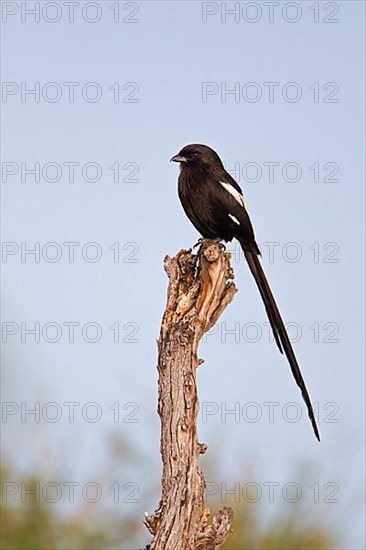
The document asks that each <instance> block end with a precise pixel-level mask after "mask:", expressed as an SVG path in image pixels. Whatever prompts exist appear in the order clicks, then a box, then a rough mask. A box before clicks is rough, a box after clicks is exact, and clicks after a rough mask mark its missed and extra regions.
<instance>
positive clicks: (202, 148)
mask: <svg viewBox="0 0 366 550" xmlns="http://www.w3.org/2000/svg"><path fill="white" fill-rule="evenodd" d="M170 160H171V161H173V162H180V163H181V166H192V167H199V166H210V167H213V166H214V167H220V168H223V164H222V162H221V159H220V157H219V155H218V154H217V153H215V151H214V150H213V149H211V147H208V146H207V145H200V144H198V143H192V144H190V145H186V146H185V147H183V149H181V150H180V151H179V153H178V154H177V155H174V157H172V158H171V159H170Z"/></svg>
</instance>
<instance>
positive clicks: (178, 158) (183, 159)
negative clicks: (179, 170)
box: [170, 155, 187, 162]
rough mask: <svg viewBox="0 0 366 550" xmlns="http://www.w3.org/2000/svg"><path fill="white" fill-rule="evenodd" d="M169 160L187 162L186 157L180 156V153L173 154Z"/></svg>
mask: <svg viewBox="0 0 366 550" xmlns="http://www.w3.org/2000/svg"><path fill="white" fill-rule="evenodd" d="M170 162H187V159H186V157H182V156H181V155H175V156H174V157H172V158H171V159H170Z"/></svg>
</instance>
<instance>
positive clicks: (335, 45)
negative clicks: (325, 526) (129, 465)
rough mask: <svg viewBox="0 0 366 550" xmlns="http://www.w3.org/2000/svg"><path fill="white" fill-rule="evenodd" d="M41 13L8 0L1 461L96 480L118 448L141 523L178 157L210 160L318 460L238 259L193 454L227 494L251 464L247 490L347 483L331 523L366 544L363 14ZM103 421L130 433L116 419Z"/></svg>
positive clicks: (191, 7)
mask: <svg viewBox="0 0 366 550" xmlns="http://www.w3.org/2000/svg"><path fill="white" fill-rule="evenodd" d="M34 4H35V3H34V2H26V3H20V2H19V3H17V2H2V16H3V23H2V50H3V52H2V64H3V71H2V81H3V95H2V105H1V107H2V115H3V117H2V118H3V140H2V162H3V164H2V170H3V172H2V174H3V176H2V198H3V216H2V240H3V257H2V262H3V263H2V270H3V283H2V291H3V306H2V307H3V309H2V319H3V326H2V328H3V345H2V364H3V368H2V382H3V384H2V392H3V394H2V397H3V400H4V401H5V402H6V403H10V405H9V404H8V405H6V407H7V408H6V409H5V417H4V415H3V420H6V422H4V424H3V434H4V436H8V443H6V437H5V443H4V448H5V450H6V455H7V456H9V454H10V455H11V456H12V459H13V460H14V461H15V462H16V463H17V464H18V465H19V467H20V468H22V469H24V470H29V469H31V468H32V467H33V466H35V465H36V466H38V467H39V466H40V464H42V467H43V468H44V471H46V472H47V471H49V472H52V468H53V467H54V466H55V467H56V466H57V467H60V468H61V469H62V468H68V472H69V476H70V477H71V478H72V479H74V480H79V479H80V480H90V479H91V477H92V476H93V473H94V472H95V471H97V470H98V465H99V464H101V463H102V461H103V457H104V453H105V444H106V443H105V441H106V438H107V437H108V434H110V433H112V432H116V433H119V434H120V435H122V436H123V437H126V438H129V439H131V440H133V441H134V442H135V444H136V445H137V446H138V448H140V449H141V452H142V453H143V456H144V460H145V461H146V464H148V463H150V464H151V466H149V467H148V468H147V469H146V470H145V471H143V472H142V473H141V469H140V470H139V471H138V472H136V473H134V474H130V477H131V476H132V479H133V480H134V481H135V482H136V483H138V484H139V486H140V487H141V493H140V494H141V497H140V503H139V504H138V505H135V510H134V511H135V513H136V514H140V513H141V514H142V513H143V512H144V511H145V507H146V503H145V502H144V495H143V487H144V480H146V476H150V475H151V476H155V477H156V479H157V480H158V479H159V476H160V457H159V443H158V441H159V421H158V417H157V414H156V401H157V374H156V369H155V365H156V354H157V350H156V338H157V336H158V333H159V326H160V320H161V315H162V313H163V310H164V307H165V297H166V286H167V279H166V276H165V273H164V271H163V267H162V263H163V258H164V256H165V255H166V254H169V255H174V254H175V253H176V252H177V251H178V250H180V249H181V248H184V247H185V248H188V247H190V246H192V245H193V244H194V243H195V242H196V240H197V237H198V235H197V233H196V231H195V229H194V228H193V227H192V226H191V224H190V223H189V221H188V220H187V219H186V217H185V216H184V214H183V211H182V208H181V206H180V204H179V201H178V198H177V192H176V187H177V176H178V170H177V166H176V165H173V164H170V163H169V159H170V157H171V156H172V155H173V154H175V153H177V152H178V150H179V149H180V148H181V147H182V146H183V145H185V144H187V143H192V142H196V143H197V142H198V143H206V144H208V145H210V146H212V147H213V148H215V150H217V152H218V153H219V154H220V156H221V158H222V159H223V161H224V162H225V164H226V166H227V169H228V170H231V171H232V173H233V174H235V176H236V178H237V180H238V181H239V183H240V184H241V185H242V187H243V188H244V191H245V193H246V196H247V199H248V203H249V210H250V213H251V217H252V221H253V224H254V227H255V231H256V237H257V240H258V242H259V244H260V246H261V248H262V251H263V264H264V268H265V270H266V273H267V275H268V278H269V280H270V282H271V285H272V287H273V290H274V293H275V295H276V297H277V300H278V303H279V305H280V309H281V311H282V313H283V316H284V319H285V321H286V322H291V323H292V329H291V330H292V331H293V333H292V334H293V337H297V338H296V339H297V340H298V341H297V342H296V343H295V344H294V345H295V349H296V353H297V355H298V358H299V361H300V365H301V368H302V371H303V374H304V377H305V380H306V381H307V385H308V388H309V391H310V393H311V396H312V399H313V401H314V402H316V403H318V404H319V405H318V407H319V418H320V431H321V435H322V443H321V444H320V445H319V444H318V443H317V442H316V440H315V439H314V437H313V434H312V431H311V427H310V424H309V421H308V418H307V415H306V413H305V410H304V407H303V404H302V401H301V398H300V394H299V392H298V389H297V387H296V386H295V384H294V381H293V379H292V376H291V374H290V372H289V368H288V366H287V364H286V361H285V359H284V358H283V357H282V356H281V355H280V354H279V353H278V352H277V350H276V347H275V345H274V344H273V343H271V342H270V341H269V331H268V327H267V326H266V325H265V323H266V322H267V319H266V317H265V314H264V311H263V307H262V304H261V302H260V297H259V295H258V292H257V290H256V288H255V285H254V283H253V281H252V280H251V277H250V275H249V272H248V269H247V266H246V265H245V262H244V260H243V258H242V257H241V256H240V255H239V254H238V249H237V248H236V247H235V244H233V243H232V244H230V245H229V247H228V248H229V249H230V250H233V251H234V252H235V255H234V261H233V263H234V269H235V276H236V284H237V286H238V288H239V293H238V295H237V296H236V298H235V300H234V302H233V303H232V304H231V305H230V307H229V308H228V309H227V310H226V311H225V313H224V315H223V316H222V318H221V319H220V324H219V325H218V327H217V329H216V332H215V333H212V334H210V335H209V336H208V337H207V342H206V343H203V344H202V346H201V356H203V357H204V358H205V359H206V362H205V364H204V365H203V366H202V367H200V371H199V375H198V383H199V393H200V399H201V403H202V411H206V412H207V411H212V414H211V415H209V416H207V418H206V420H207V422H203V417H202V418H201V421H200V439H201V440H203V441H205V442H206V443H208V445H209V453H210V456H211V457H212V460H215V459H216V460H217V459H220V461H222V464H223V471H222V472H221V476H222V480H223V481H226V480H229V479H230V480H231V481H232V480H241V481H242V480H243V469H245V468H244V466H245V464H246V463H247V462H248V461H249V462H251V461H253V462H254V463H255V464H256V465H257V467H258V472H257V473H256V474H255V476H254V477H255V479H256V480H257V481H258V482H261V483H263V481H265V480H267V481H276V482H277V481H278V482H279V483H281V484H285V483H287V482H289V481H290V480H293V476H294V474H293V468H294V467H295V466H296V465H297V464H302V463H304V462H305V463H312V464H314V465H315V466H314V469H313V471H312V481H313V482H316V483H319V484H320V486H321V487H324V485H325V484H326V483H327V482H333V483H335V484H337V486H338V487H339V495H338V499H339V502H338V503H337V504H332V505H331V504H328V507H332V506H333V507H332V508H331V510H330V511H329V508H328V509H327V513H328V514H329V515H330V516H331V518H333V523H334V524H335V523H336V522H337V521H338V520H339V519H340V518H341V517H343V516H344V515H346V516H347V514H349V522H350V525H352V527H351V529H350V530H351V531H352V534H351V535H350V534H349V533H345V538H344V546H343V547H344V548H362V547H364V541H363V538H362V522H361V519H360V518H359V517H358V516H357V514H356V515H355V514H354V512H352V516H351V515H350V512H349V508H350V506H352V505H350V499H351V500H352V499H355V498H356V500H357V501H358V499H359V498H360V494H361V490H362V485H363V481H364V469H363V460H364V453H363V448H364V435H363V434H364V351H363V349H364V346H363V340H364V328H365V327H364V284H363V280H364V244H365V243H364V164H363V155H364V148H365V142H364V94H365V87H364V3H363V2H353V1H349V2H331V3H324V2H319V3H313V2H297V3H290V4H291V5H288V4H289V3H284V2H280V3H279V6H274V7H273V9H274V12H273V22H270V12H269V11H268V10H269V7H268V5H267V6H266V5H265V3H264V4H263V3H262V2H254V3H251V6H249V4H248V2H241V3H237V5H238V6H239V8H235V3H234V2H228V3H223V4H222V5H221V3H217V2H206V3H205V2H204V3H201V2H189V1H188V2H187V1H185V2H155V1H150V2H120V3H119V11H118V12H117V11H116V10H117V7H116V5H117V3H113V2H109V1H104V2H96V3H92V4H93V5H91V6H89V7H87V6H86V3H85V2H80V5H79V6H75V12H74V22H70V18H71V17H70V12H69V8H68V7H67V6H65V4H64V3H63V2H58V3H56V2H55V3H53V4H55V5H56V7H55V5H53V6H51V7H48V8H47V10H46V11H45V9H44V6H45V5H46V4H45V3H44V2H40V4H39V8H37V6H35V5H34ZM89 4H90V3H89ZM225 6H226V9H232V8H233V7H234V8H235V9H239V11H237V12H236V14H231V15H230V14H228V13H226V15H225V12H224V11H223V10H224V9H225ZM286 6H287V7H286ZM30 8H33V9H36V10H37V9H39V13H37V12H36V16H35V15H31V14H29V13H27V12H26V10H27V9H30ZM38 16H39V22H35V17H38ZM93 19H96V21H95V22H94V23H93V22H91V20H93ZM97 19H98V20H97ZM115 19H118V21H117V22H115ZM51 20H55V22H54V23H51V22H50V21H51ZM254 20H256V22H254ZM204 21H206V22H204ZM250 21H252V22H250ZM316 21H318V22H316ZM65 83H66V84H65ZM67 83H69V84H67ZM70 83H73V84H70ZM30 89H34V90H35V94H30V93H28V94H27V93H26V91H27V90H30ZM71 90H73V93H74V96H73V101H71V100H70V97H71V98H72V95H70V94H71ZM270 92H271V93H272V94H273V95H271V93H270ZM255 99H256V100H257V101H254V100H255ZM36 163H38V164H36ZM110 167H113V168H110ZM32 169H33V170H35V171H36V175H34V174H32V173H31V172H27V170H32ZM72 169H73V171H74V172H73V173H74V177H72ZM270 170H273V172H270ZM38 174H39V177H38ZM271 174H273V177H270V176H271ZM38 179H39V181H36V180H38ZM52 180H53V181H52ZM93 180H94V181H93ZM114 180H117V181H114ZM22 243H23V244H22ZM36 243H38V244H36ZM50 243H51V244H50ZM52 243H53V244H52ZM65 243H69V244H65ZM70 243H73V244H70ZM93 243H94V244H93ZM30 249H34V250H35V251H36V252H35V254H33V255H32V254H26V250H30ZM72 250H73V255H72V253H71V251H72ZM270 250H272V251H273V256H271V255H270V254H269V251H270ZM72 259H73V261H71V260H72ZM36 260H37V261H36ZM38 260H39V261H38ZM94 260H95V261H94ZM295 260H296V261H295ZM36 323H39V325H36ZM70 323H71V324H70ZM73 323H75V324H73ZM71 326H73V327H74V338H71V336H70V334H71V328H70V327H71ZM109 327H113V328H109ZM32 328H33V329H35V330H36V335H34V334H33V335H32V334H30V333H27V332H26V331H27V329H32ZM230 330H231V331H233V330H234V331H236V332H234V333H230V332H228V331H230ZM38 333H39V342H37V341H35V340H36V339H38ZM117 334H118V337H117ZM72 339H73V340H74V341H73V342H71V341H70V340H72ZM52 340H55V341H54V342H52ZM93 340H95V342H92V341H93ZM115 340H119V341H118V342H116V341H115ZM22 402H24V403H25V404H26V405H24V406H25V407H27V408H32V407H33V408H34V404H35V402H39V403H40V407H41V409H42V407H43V406H44V405H45V404H46V403H49V402H54V403H56V404H57V405H56V406H54V408H53V409H52V407H51V408H50V407H49V408H47V407H46V409H45V412H44V416H46V418H48V416H47V415H49V417H51V416H53V415H55V416H56V417H57V415H58V414H61V418H60V420H59V421H57V422H50V421H47V420H45V419H44V418H43V417H42V414H41V416H40V422H39V423H37V422H34V417H32V416H31V415H28V416H25V418H24V419H25V422H22V417H21V408H22V405H21V403H22ZM71 402H72V403H80V405H75V407H76V408H75V421H74V422H70V421H69V420H68V411H69V410H70V409H69V407H70V406H71V405H64V403H71ZM88 403H96V404H97V406H94V409H93V406H89V408H88V406H87V407H86V408H85V409H83V407H84V406H86V404H88ZM114 403H119V407H120V412H121V415H120V420H121V419H125V422H118V423H115V422H113V418H114V417H113V415H114V414H116V413H115V409H116V406H114V405H113V404H114ZM131 403H132V405H131ZM212 403H213V405H212V407H211V406H210V405H209V404H212ZM236 403H238V405H236ZM251 403H252V404H253V403H254V405H252V408H250V407H251V405H248V404H251ZM265 403H272V404H273V407H274V411H275V413H274V421H273V422H271V421H270V417H269V414H268V411H269V408H270V405H265ZM289 403H294V405H293V406H292V409H291V406H289V405H288V404H289ZM24 406H23V407H24ZM17 407H19V410H18V409H17ZM110 407H114V409H110ZM124 407H125V408H124ZM210 407H211V408H210ZM235 408H236V409H235ZM228 409H235V410H239V412H240V414H241V416H240V417H239V422H236V421H235V420H236V419H235V417H234V416H233V415H231V416H230V415H228V416H227V417H225V411H226V410H228ZM93 410H94V411H95V412H96V414H99V413H100V412H101V418H100V419H97V421H96V422H91V421H88V419H89V416H88V415H90V417H92V416H93ZM299 410H300V413H299ZM82 411H83V412H82ZM255 411H257V412H258V411H260V412H259V413H258V414H260V418H259V420H258V422H250V421H249V420H248V418H249V417H251V415H253V414H254V412H255ZM6 413H9V414H6ZM128 414H132V416H131V417H128V416H127V415H128ZM292 414H294V415H295V418H296V415H297V414H299V415H301V418H299V421H298V422H291V421H290V420H291V418H293V416H291V415H292ZM83 415H84V417H83ZM133 415H134V416H133ZM85 416H86V418H87V419H85ZM126 417H127V418H126ZM284 417H285V419H284ZM24 419H23V420H24ZM131 419H132V420H133V419H136V420H137V422H132V421H131ZM223 420H226V421H223ZM223 441H225V447H224V451H223ZM45 447H46V449H47V452H46V456H49V460H45ZM60 449H62V452H61V453H60ZM227 472H230V475H228V474H227ZM133 476H135V477H133ZM138 476H142V477H140V478H138ZM112 479H113V472H111V480H112ZM307 492H309V491H307ZM323 496H324V495H323ZM357 506H359V504H357ZM314 510H315V511H316V510H317V508H316V506H315V508H314Z"/></svg>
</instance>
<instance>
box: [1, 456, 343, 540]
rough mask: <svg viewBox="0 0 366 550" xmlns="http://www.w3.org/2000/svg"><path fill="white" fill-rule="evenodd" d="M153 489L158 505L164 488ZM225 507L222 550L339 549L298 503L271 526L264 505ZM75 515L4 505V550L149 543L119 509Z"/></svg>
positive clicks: (82, 508)
mask: <svg viewBox="0 0 366 550" xmlns="http://www.w3.org/2000/svg"><path fill="white" fill-rule="evenodd" d="M117 454H119V453H117ZM2 474H3V475H2V477H3V479H4V480H10V479H11V480H13V481H14V480H16V479H17V478H19V475H18V476H17V475H16V473H15V472H14V471H11V469H9V468H7V469H6V470H5V471H3V472H2ZM41 477H42V476H35V475H32V476H28V477H26V478H24V476H23V478H22V481H23V482H25V483H26V485H27V487H28V488H32V487H33V486H34V484H35V483H36V482H38V483H41V484H42V482H43V480H42V479H41ZM155 489H156V490H155V494H156V501H157V500H158V495H159V490H160V488H159V487H156V488H155ZM9 500H10V499H9ZM233 500H234V499H233ZM10 502H12V501H11V500H10ZM207 505H208V506H209V507H210V508H211V510H212V511H213V512H214V511H217V510H219V508H221V507H222V506H223V504H222V503H221V502H219V501H218V500H216V501H214V500H213V499H212V500H211V499H210V502H209V503H208V504H207ZM225 505H226V506H231V507H232V508H233V509H234V529H233V533H232V534H231V535H230V536H229V538H228V539H227V542H226V544H225V546H224V547H223V550H300V549H301V550H330V549H332V548H336V547H339V543H338V544H337V542H338V541H336V540H335V536H334V535H333V534H331V531H333V529H330V527H329V526H328V527H327V523H326V521H325V518H324V517H322V514H321V510H319V508H314V506H313V505H311V504H310V503H309V502H305V501H301V502H300V503H296V506H294V507H293V510H292V507H290V509H291V511H290V512H287V511H286V509H284V508H281V505H280V504H277V503H275V504H272V506H275V510H276V514H277V517H276V519H275V520H272V521H271V522H268V521H267V522H264V521H263V518H262V512H263V505H261V504H260V503H259V504H258V503H255V504H253V503H250V502H246V501H245V502H240V503H237V502H235V501H234V502H230V501H229V500H228V501H226V502H225ZM261 506H262V508H261ZM116 508H117V510H116ZM73 510H74V511H73V513H72V514H67V515H66V516H65V513H64V512H62V510H60V508H59V507H57V506H55V505H54V504H52V503H49V502H44V501H42V499H40V501H39V502H36V499H35V498H27V499H25V502H23V503H22V502H18V503H17V504H16V505H14V504H11V503H5V504H2V505H1V540H0V542H1V548H2V550H66V549H67V550H106V549H119V550H127V549H128V550H132V548H135V549H137V547H138V546H137V543H135V545H134V546H131V541H137V540H139V541H141V540H143V541H145V544H147V543H148V542H149V535H148V533H147V531H146V530H145V528H144V526H143V525H142V519H143V518H142V517H134V516H133V515H126V514H124V513H123V510H122V509H121V508H119V507H118V506H114V507H108V506H104V505H102V504H100V503H96V504H90V503H85V502H82V504H80V505H75V507H74V508H73ZM314 511H315V512H316V514H317V515H314ZM142 546H143V545H142V544H141V545H140V547H142Z"/></svg>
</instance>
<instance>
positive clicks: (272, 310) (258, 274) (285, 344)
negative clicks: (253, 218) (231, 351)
mask: <svg viewBox="0 0 366 550" xmlns="http://www.w3.org/2000/svg"><path fill="white" fill-rule="evenodd" d="M239 241H240V244H241V247H242V249H243V252H244V255H245V258H246V260H247V262H248V265H249V268H250V271H251V272H252V275H253V277H254V279H255V282H256V284H257V287H258V290H259V292H260V295H261V296H262V300H263V303H264V306H265V308H266V312H267V315H268V319H269V322H270V325H271V327H272V331H273V334H274V337H275V340H276V343H277V346H278V348H279V350H280V352H281V353H283V351H284V352H285V354H286V357H287V359H288V362H289V363H290V367H291V371H292V374H293V376H294V378H295V381H296V384H297V385H298V386H299V388H300V390H301V394H302V397H303V399H304V401H305V404H306V407H307V410H308V415H309V418H310V421H311V424H312V426H313V430H314V433H315V436H316V438H317V439H318V441H320V435H319V430H318V426H317V424H316V421H315V417H314V412H313V408H312V405H311V401H310V396H309V394H308V391H307V389H306V386H305V382H304V379H303V377H302V374H301V371H300V367H299V365H298V362H297V359H296V356H295V353H294V350H293V349H292V345H291V342H290V339H289V337H288V335H287V331H286V327H285V325H284V322H283V321H282V317H281V314H280V312H279V309H278V307H277V304H276V301H275V299H274V296H273V294H272V291H271V289H270V286H269V284H268V281H267V278H266V275H265V273H264V271H263V268H262V265H261V263H260V260H259V257H258V254H259V250H258V247H257V246H256V245H255V244H252V243H247V242H245V241H242V240H240V239H239Z"/></svg>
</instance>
